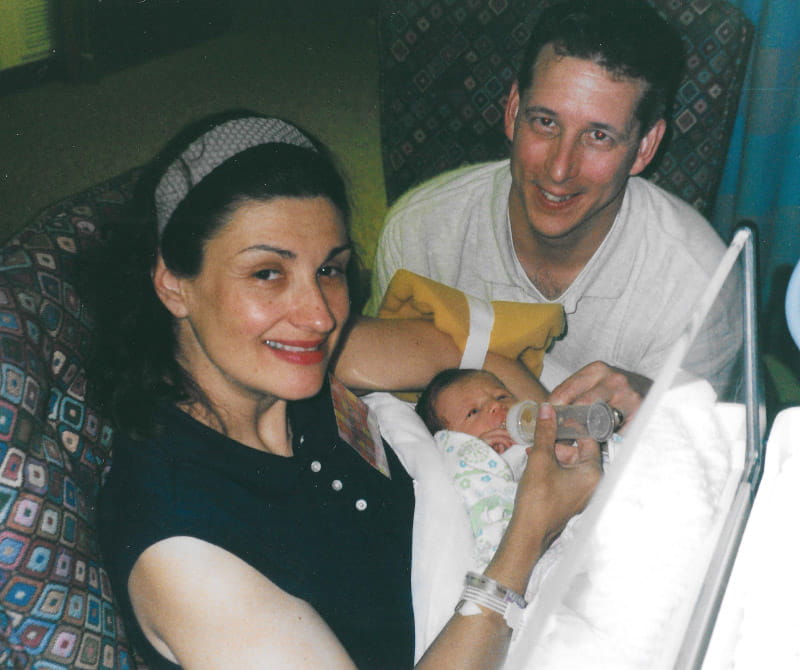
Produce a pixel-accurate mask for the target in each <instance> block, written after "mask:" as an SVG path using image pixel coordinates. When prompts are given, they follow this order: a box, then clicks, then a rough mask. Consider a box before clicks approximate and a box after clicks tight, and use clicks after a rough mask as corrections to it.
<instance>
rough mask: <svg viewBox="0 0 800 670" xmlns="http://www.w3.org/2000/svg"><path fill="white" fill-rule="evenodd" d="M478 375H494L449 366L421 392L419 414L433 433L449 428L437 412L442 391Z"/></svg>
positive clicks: (417, 408)
mask: <svg viewBox="0 0 800 670" xmlns="http://www.w3.org/2000/svg"><path fill="white" fill-rule="evenodd" d="M476 375H489V376H491V377H494V375H493V374H492V373H491V372H487V371H486V370H476V369H472V368H464V369H462V368H448V369H447V370H442V371H441V372H440V373H438V374H437V375H436V376H435V377H434V378H433V379H431V381H430V383H429V384H428V386H427V387H425V390H424V391H423V392H422V393H421V394H420V396H419V400H418V401H417V407H416V411H417V414H419V416H420V418H422V421H423V422H424V423H425V425H426V426H427V427H428V430H429V431H431V434H434V433H436V432H437V431H440V430H444V429H445V428H447V426H446V425H445V424H444V421H443V420H442V419H441V417H440V416H439V415H438V414H437V413H436V401H437V400H438V398H439V395H440V394H441V392H442V391H444V390H445V389H446V388H448V387H450V386H452V385H453V384H455V383H456V382H460V381H463V380H464V379H469V378H470V377H474V376H476ZM498 381H499V380H498Z"/></svg>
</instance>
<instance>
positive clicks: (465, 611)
mask: <svg viewBox="0 0 800 670" xmlns="http://www.w3.org/2000/svg"><path fill="white" fill-rule="evenodd" d="M476 605H482V606H483V607H485V608H487V609H490V610H492V611H493V612H497V613H498V614H502V615H503V618H504V619H505V620H506V623H507V624H508V625H509V627H510V628H512V629H513V628H517V627H518V625H519V622H520V619H521V615H522V610H524V609H525V608H526V607H527V606H528V603H527V602H526V601H525V598H524V597H523V596H521V595H520V594H519V593H517V592H516V591H512V590H511V589H509V588H507V587H505V586H503V585H502V584H500V583H499V582H496V581H495V580H494V579H492V578H491V577H487V576H486V575H480V574H478V573H477V572H468V573H467V576H466V577H465V578H464V592H463V593H462V594H461V600H460V601H459V603H458V605H456V612H457V613H458V614H461V615H462V616H471V615H473V614H480V612H481V610H480V609H479V608H477V607H476Z"/></svg>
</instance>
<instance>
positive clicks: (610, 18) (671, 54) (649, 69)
mask: <svg viewBox="0 0 800 670" xmlns="http://www.w3.org/2000/svg"><path fill="white" fill-rule="evenodd" d="M547 44H552V45H553V47H554V48H555V50H556V53H557V54H558V55H559V56H572V57H574V58H583V59H586V60H591V61H593V62H595V63H597V64H598V65H600V66H601V67H603V68H605V69H606V70H607V71H608V72H609V73H610V74H612V75H613V76H616V77H624V78H631V79H641V80H643V81H644V82H645V83H646V85H647V88H646V90H645V93H644V95H643V96H642V99H641V100H640V101H639V105H638V106H637V109H636V118H637V119H638V120H639V122H640V126H641V127H640V132H641V133H642V134H644V133H646V132H647V131H648V130H649V129H650V128H652V126H653V124H655V123H656V121H658V120H659V119H661V118H666V115H667V113H668V111H669V109H670V108H671V106H672V101H673V98H674V96H675V92H676V90H677V87H678V84H679V83H680V79H681V76H682V74H683V71H684V64H685V59H686V55H685V50H684V47H683V43H682V41H681V38H680V36H679V35H678V33H677V31H675V30H674V29H673V28H672V26H671V25H670V24H669V23H667V21H666V20H664V19H663V18H662V17H661V16H660V15H659V14H658V12H657V11H656V10H655V9H653V7H651V6H650V5H649V4H648V3H647V2H646V1H645V0H566V1H565V2H559V3H557V4H555V5H553V6H552V7H549V8H547V9H545V10H544V11H543V12H542V14H541V15H540V17H539V20H538V22H537V23H536V25H535V26H534V28H533V31H532V35H531V38H530V41H529V42H528V45H527V46H526V48H525V53H524V55H523V58H522V63H521V66H520V71H519V77H518V86H519V91H520V96H522V94H523V93H524V92H525V91H527V90H528V88H529V87H530V85H531V83H532V81H533V66H534V64H535V63H536V59H537V58H538V56H539V53H540V52H541V50H542V49H543V48H544V47H545V46H546V45H547Z"/></svg>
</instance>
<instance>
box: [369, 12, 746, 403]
mask: <svg viewBox="0 0 800 670" xmlns="http://www.w3.org/2000/svg"><path fill="white" fill-rule="evenodd" d="M682 65H683V51H682V46H681V43H680V38H679V37H678V36H677V35H676V34H675V33H674V32H673V31H672V29H671V28H670V27H669V26H668V25H667V24H666V22H665V21H663V20H662V19H661V18H660V17H659V15H658V14H657V13H656V12H655V11H654V10H652V9H651V8H650V7H649V6H648V5H647V4H645V2H644V0H606V1H604V2H596V0H567V1H566V2H564V3H561V4H558V5H556V6H554V7H552V8H550V9H548V10H545V12H544V13H543V14H542V16H541V18H540V20H539V22H538V24H537V26H536V27H535V28H534V30H533V37H532V39H531V42H530V43H529V45H528V47H527V49H526V53H525V56H524V58H523V61H522V67H521V69H520V75H519V78H518V81H517V82H516V83H515V84H514V85H513V86H512V88H511V91H510V94H509V98H508V103H507V106H506V110H505V132H506V135H507V137H508V138H509V140H511V143H512V147H511V157H510V160H506V161H499V162H495V163H488V164H482V165H476V166H469V167H466V168H462V169H459V170H455V171H453V172H450V173H446V174H444V175H441V176H439V177H436V178H434V179H433V180H431V181H429V182H427V183H426V184H423V185H422V186H420V187H418V188H416V189H414V190H412V191H411V192H409V193H407V194H406V195H405V196H403V197H402V198H401V199H400V200H398V202H397V203H396V204H395V205H394V207H393V208H392V210H391V211H390V212H389V215H388V217H387V223H386V226H385V228H384V231H383V233H382V235H381V240H380V244H379V247H378V253H377V266H376V272H375V276H374V285H373V303H372V305H371V308H372V309H373V310H374V309H375V308H376V307H377V302H378V301H379V299H380V297H381V296H382V295H383V293H384V291H385V289H386V286H387V285H388V283H389V281H390V279H391V277H392V275H393V274H394V272H395V270H397V269H399V268H406V269H409V270H411V271H413V272H416V273H418V274H421V275H424V276H427V277H430V278H432V279H435V280H437V281H441V282H443V283H445V284H448V285H450V286H454V287H456V288H458V289H460V290H462V291H464V292H466V293H469V294H472V295H475V296H478V297H481V298H484V299H487V300H515V301H530V302H560V303H562V304H563V305H564V307H565V310H566V314H567V333H566V336H565V337H564V338H563V339H562V340H561V341H559V342H557V343H556V344H555V346H554V348H553V350H552V352H551V353H550V354H548V357H547V360H546V362H545V370H544V373H543V375H542V381H543V382H544V384H545V386H547V387H548V388H553V387H554V386H555V388H553V393H552V400H553V402H588V401H594V400H599V399H603V400H606V401H608V402H610V403H611V404H613V405H615V406H617V407H619V408H620V409H622V410H623V411H624V412H626V414H628V415H630V414H631V413H632V412H633V411H635V409H636V407H638V403H639V401H640V400H641V397H642V396H643V395H644V393H646V391H647V389H648V388H649V386H650V383H651V378H652V376H653V375H654V374H655V373H656V372H657V371H658V370H659V369H660V367H661V365H662V363H663V361H664V358H665V355H666V352H667V351H668V350H669V348H670V347H671V345H672V344H673V342H674V341H675V339H676V338H677V336H678V334H679V333H680V331H681V330H682V328H683V326H684V324H685V321H686V318H687V315H688V313H689V312H690V310H691V308H692V305H693V303H694V300H695V298H696V296H697V295H698V294H699V292H700V290H702V289H703V288H704V287H705V285H706V284H707V282H708V278H709V277H710V275H711V273H712V272H713V270H714V269H715V268H716V266H717V263H718V261H719V259H720V257H721V256H722V254H723V252H724V245H723V244H722V242H721V240H720V239H719V237H718V236H717V234H716V233H715V232H714V231H713V230H712V228H711V227H710V225H709V224H708V222H707V221H706V220H705V219H703V217H702V216H700V215H699V214H698V213H697V212H696V211H695V210H694V209H692V208H691V207H690V206H689V205H687V204H686V203H684V202H682V201H681V200H679V199H677V198H675V197H673V196H671V195H669V194H667V193H666V192H665V191H663V190H661V189H660V188H658V187H657V186H655V185H653V184H651V183H650V182H648V181H646V180H644V179H642V178H640V177H636V175H638V174H640V173H641V172H642V171H643V170H644V169H645V168H646V167H647V166H648V165H649V164H650V162H651V161H652V160H653V158H654V157H655V155H656V152H657V151H658V148H659V145H660V143H661V141H662V139H663V137H664V134H665V131H666V121H665V117H666V114H667V110H668V109H669V107H670V102H671V98H672V95H673V94H674V90H675V88H676V87H677V83H678V82H679V80H680V75H681V70H682ZM736 311H737V310H736V309H735V308H731V309H727V308H726V309H722V310H721V312H719V313H717V314H716V315H715V318H714V319H713V321H714V324H712V325H713V326H714V332H713V334H710V335H708V337H707V339H706V340H705V342H706V344H707V345H708V346H705V347H702V346H701V347H700V348H696V349H695V350H693V355H694V359H693V361H692V362H691V365H688V367H689V369H690V370H691V371H692V372H695V373H697V374H700V375H702V376H705V377H707V378H710V379H711V380H712V381H713V382H715V383H717V384H718V385H719V386H722V385H723V383H724V381H725V378H726V377H727V375H728V373H729V368H730V366H731V365H732V361H733V358H734V356H735V353H736V351H737V349H738V337H737V335H736V333H735V329H734V327H733V326H732V324H731V319H733V318H735V313H736ZM565 377H566V379H565ZM626 410H627V411H626Z"/></svg>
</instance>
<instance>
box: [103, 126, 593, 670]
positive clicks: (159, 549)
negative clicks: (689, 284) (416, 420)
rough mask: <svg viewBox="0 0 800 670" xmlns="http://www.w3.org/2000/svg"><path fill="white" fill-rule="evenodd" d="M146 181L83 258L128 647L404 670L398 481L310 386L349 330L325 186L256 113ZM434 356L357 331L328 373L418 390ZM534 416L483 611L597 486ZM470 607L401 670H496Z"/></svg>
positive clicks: (111, 537) (491, 647) (329, 176)
mask: <svg viewBox="0 0 800 670" xmlns="http://www.w3.org/2000/svg"><path fill="white" fill-rule="evenodd" d="M166 164H167V165H168V167H167V168H166V169H165V170H160V171H159V172H157V173H156V176H155V177H154V178H153V180H152V182H150V183H151V184H152V183H155V188H154V189H153V194H154V195H153V196H152V197H151V198H150V199H151V205H150V207H149V211H150V214H151V218H152V219H153V222H152V226H151V227H150V228H149V232H147V229H145V233H144V235H143V236H140V238H139V241H138V244H133V243H132V241H131V239H130V236H128V239H125V240H124V242H122V243H121V244H119V245H117V246H116V247H114V246H111V247H110V248H109V250H107V251H106V252H105V253H104V267H105V268H106V270H105V271H104V277H105V279H106V281H104V282H102V284H103V289H104V295H98V296H97V299H98V303H97V304H98V306H99V305H103V308H102V309H98V310H96V311H97V319H98V327H99V336H98V343H99V346H98V356H97V361H96V364H95V366H94V375H93V378H94V388H95V390H96V392H97V393H98V394H99V395H100V396H101V397H102V398H104V399H105V400H106V403H107V409H108V411H109V412H110V413H111V415H112V417H113V418H114V420H115V422H116V426H117V436H116V441H115V445H114V464H113V467H112V470H111V473H110V476H109V478H108V481H107V483H106V486H105V487H104V489H103V492H102V496H101V501H100V505H101V540H102V543H103V547H104V554H105V557H106V562H107V566H108V569H109V573H110V575H111V578H112V582H113V585H114V590H115V593H116V594H117V597H118V599H119V601H120V603H121V606H122V609H123V612H124V613H125V615H126V617H127V619H128V622H129V629H130V631H131V636H132V638H133V640H134V642H135V644H136V645H137V647H138V648H140V649H141V650H142V653H143V655H144V656H145V658H146V660H148V661H149V663H150V664H151V665H152V666H153V667H175V665H176V664H179V665H180V666H182V667H186V668H215V667H219V668H231V667H248V668H256V667H265V668H275V667H280V668H293V667H296V668H309V667H326V668H352V667H361V668H394V667H397V668H408V667H411V665H412V663H413V617H412V612H411V601H410V584H409V572H410V551H411V547H410V544H411V519H412V513H413V490H412V485H411V481H410V479H409V477H408V476H407V474H406V473H405V472H404V470H403V468H402V466H401V465H400V463H399V461H398V460H397V458H396V457H395V456H394V454H393V453H392V451H391V449H387V448H385V445H383V444H380V443H376V442H374V441H372V440H371V439H370V436H369V431H368V430H367V429H366V428H365V427H364V425H363V423H364V422H363V421H360V420H359V414H358V402H357V401H355V400H354V396H351V395H349V394H348V393H347V392H346V391H345V390H344V388H343V387H342V385H341V383H340V382H339V381H336V379H335V378H334V377H330V378H329V375H328V372H329V367H330V365H331V361H332V359H333V357H334V355H335V354H336V353H337V345H338V343H339V340H340V338H341V337H342V333H343V330H344V328H345V324H346V323H347V320H348V315H349V291H348V282H347V273H348V267H349V264H350V260H351V256H352V246H351V243H350V240H349V237H348V234H347V229H346V221H347V217H348V211H349V208H348V202H347V196H346V192H345V188H344V185H343V182H342V180H341V178H340V177H339V175H338V173H337V172H336V170H335V168H334V167H333V165H332V163H331V161H330V160H329V158H328V157H327V156H326V155H325V154H324V152H323V151H322V150H321V149H320V148H319V147H318V146H316V145H315V143H314V142H312V141H311V140H310V139H309V138H308V137H306V136H305V135H304V134H303V133H301V132H300V131H299V130H298V129H297V128H295V127H294V126H292V125H290V124H287V123H285V122H282V121H279V120H276V119H266V118H262V117H258V116H243V117H237V118H231V119H225V120H219V119H217V120H215V121H214V122H213V123H210V124H206V125H205V127H204V128H203V129H202V130H201V131H200V132H199V133H197V132H195V133H193V135H192V137H191V139H190V140H188V141H187V140H186V139H185V138H181V139H180V141H179V142H178V150H177V157H174V156H173V157H172V158H168V159H167V160H166ZM145 183H148V181H147V180H146V181H145ZM115 248H116V249H118V250H120V251H114V249H115ZM124 259H127V260H125V261H124ZM123 261H124V262H123ZM112 277H118V278H121V285H120V284H119V283H115V282H112V281H110V280H111V278H112ZM109 299H110V300H112V301H113V304H112V305H110V306H109V305H107V304H106V300H109ZM457 358H458V352H457V351H456V349H455V346H454V345H453V343H452V341H451V340H450V338H449V337H448V336H445V335H443V334H442V333H439V332H438V331H436V330H435V329H433V328H432V326H431V325H430V324H428V323H424V322H415V321H409V322H399V321H393V322H386V323H384V322H380V321H358V322H356V323H355V324H354V325H352V327H351V328H350V329H349V332H348V334H347V343H346V345H345V346H344V347H343V350H342V352H341V355H340V356H339V359H338V361H337V363H336V373H337V376H338V377H339V379H341V381H343V382H344V383H346V384H351V385H355V386H359V387H367V388H371V387H390V388H395V389H399V388H419V387H421V386H422V385H424V383H425V382H427V381H428V379H429V378H430V377H431V376H432V375H433V374H434V373H435V372H437V371H438V370H439V369H441V368H444V367H450V366H452V365H454V364H457ZM489 360H490V365H494V366H496V367H495V368H494V369H495V371H496V372H498V373H499V374H500V375H501V376H503V375H504V374H506V373H507V374H509V375H510V376H511V377H513V378H515V379H517V380H518V379H519V377H515V375H518V374H519V369H518V368H517V367H516V365H515V364H514V363H512V362H509V361H503V360H498V359H496V358H491V359H489ZM393 361H394V362H396V361H403V364H402V366H397V365H392V364H391V362H393ZM332 398H335V400H332ZM544 412H545V413H544V416H543V417H542V425H543V430H542V431H541V432H540V439H539V443H538V444H537V447H536V450H535V452H534V454H532V455H531V461H532V462H534V467H532V468H528V471H526V474H525V477H524V478H523V483H522V485H521V486H520V494H519V496H518V499H517V505H518V507H519V508H520V510H521V511H520V512H519V513H517V514H515V517H514V519H512V522H511V524H510V526H509V530H508V532H507V534H506V537H505V539H504V542H503V546H501V548H500V549H499V550H498V552H497V556H496V558H495V560H494V561H493V562H492V564H491V565H490V566H489V567H488V568H487V570H486V573H485V574H486V575H487V576H488V577H491V578H493V579H494V580H496V581H497V582H498V583H499V584H500V585H502V586H498V587H497V588H498V589H500V592H501V593H503V594H505V593H506V590H507V591H508V593H509V594H511V595H513V592H520V591H523V592H524V585H525V583H526V581H527V578H528V576H529V574H530V571H531V569H532V567H533V565H534V563H535V561H536V559H537V558H538V556H539V555H540V553H541V552H542V551H543V549H544V548H545V547H546V545H547V543H548V542H549V541H550V540H551V539H552V537H553V536H554V534H556V533H558V532H559V531H560V529H561V528H562V527H563V524H564V523H565V522H566V520H567V519H568V518H569V517H570V516H571V515H572V514H574V513H575V512H577V511H578V510H579V509H580V508H582V506H583V505H584V504H585V502H586V500H587V499H588V496H589V495H590V493H591V490H592V489H593V487H594V484H595V482H596V480H597V477H598V472H599V468H598V467H597V465H596V453H592V452H591V447H589V446H584V447H582V449H584V450H586V453H583V452H581V453H580V454H578V453H574V454H572V455H571V457H572V460H573V461H574V462H571V463H570V464H568V465H562V464H560V463H559V461H558V460H557V459H556V457H555V453H554V450H553V436H554V427H553V421H552V417H551V416H550V414H552V412H550V413H548V412H549V409H545V411H544ZM342 435H345V436H346V437H347V439H343V438H342V437H341V436H342ZM351 445H353V446H351ZM353 447H356V448H353ZM534 510H535V512H534ZM489 586H490V587H494V582H490V583H489ZM486 588H488V587H476V586H473V590H472V591H471V592H470V593H473V595H472V596H470V597H468V598H466V600H467V601H468V602H467V604H466V606H464V607H462V608H461V609H462V611H461V614H460V615H454V617H453V619H452V621H451V622H450V624H448V626H447V628H446V629H445V631H443V633H442V635H441V636H440V638H439V639H438V640H437V641H436V643H434V645H432V647H431V649H430V650H429V652H428V653H427V654H426V655H425V657H424V658H423V659H422V660H421V661H420V663H419V667H445V666H447V667H453V666H454V665H456V666H458V667H461V665H463V666H464V667H471V665H474V667H481V668H485V667H493V665H494V664H496V663H499V662H501V661H502V658H503V655H504V653H505V646H506V645H507V643H508V639H509V637H510V631H509V629H508V627H507V625H506V623H505V621H504V618H503V616H501V615H500V614H499V613H498V612H497V611H495V610H502V609H503V608H504V607H505V605H503V606H502V607H500V606H498V605H497V603H496V602H495V601H494V600H491V599H489V600H488V601H487V600H486V599H485V598H484V597H483V596H481V595H480V593H481V592H482V591H481V589H483V590H484V591H485V590H486ZM475 594H478V595H475ZM509 597H511V596H509ZM484 601H486V602H484ZM487 602H488V605H487V604H486V603H487ZM476 603H478V604H476Z"/></svg>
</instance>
